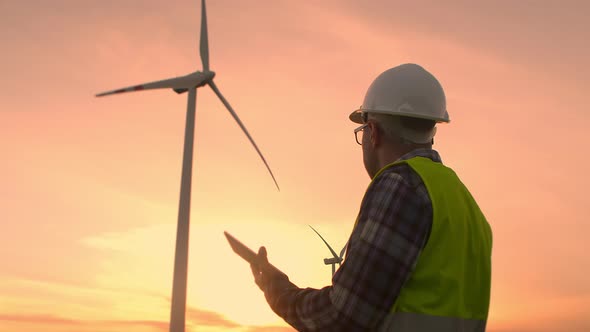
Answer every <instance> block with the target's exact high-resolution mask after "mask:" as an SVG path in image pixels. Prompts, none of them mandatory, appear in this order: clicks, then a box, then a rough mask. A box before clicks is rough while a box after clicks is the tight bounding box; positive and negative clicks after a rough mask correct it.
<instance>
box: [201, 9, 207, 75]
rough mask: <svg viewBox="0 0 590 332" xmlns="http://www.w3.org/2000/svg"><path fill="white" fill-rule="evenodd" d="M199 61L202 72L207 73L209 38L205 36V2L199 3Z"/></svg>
mask: <svg viewBox="0 0 590 332" xmlns="http://www.w3.org/2000/svg"><path fill="white" fill-rule="evenodd" d="M199 48H200V51H201V61H202V62H203V71H205V72H207V71H209V38H208V36H207V10H206V9H205V0H202V2H201V44H200V47H199Z"/></svg>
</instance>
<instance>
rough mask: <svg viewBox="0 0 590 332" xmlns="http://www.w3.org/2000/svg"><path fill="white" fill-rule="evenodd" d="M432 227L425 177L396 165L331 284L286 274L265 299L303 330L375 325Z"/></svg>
mask: <svg viewBox="0 0 590 332" xmlns="http://www.w3.org/2000/svg"><path fill="white" fill-rule="evenodd" d="M433 159H434V158H433ZM431 226H432V203H431V201H430V198H429V196H428V192H427V191H426V188H425V187H424V184H423V183H422V181H421V179H420V178H419V176H418V175H417V174H416V173H414V172H413V171H412V170H411V168H410V167H409V166H408V165H407V164H400V165H396V166H393V167H391V168H389V169H387V170H386V171H385V172H383V173H382V174H381V175H379V176H378V177H377V178H376V179H375V180H374V181H373V182H372V184H371V185H370V186H369V188H368V189H367V192H366V194H365V197H364V198H363V202H362V203H361V209H360V212H359V215H358V219H357V224H356V226H355V228H354V230H353V232H352V234H351V237H350V240H349V247H348V250H347V254H346V259H345V260H344V262H343V263H342V266H341V267H340V268H339V269H338V271H337V272H336V273H335V274H334V276H333V278H332V285H331V286H327V287H324V288H322V289H311V288H306V289H301V288H298V287H297V286H295V285H294V284H293V283H291V282H290V281H289V280H288V278H287V277H286V276H284V275H283V276H281V277H277V278H275V280H272V281H271V282H270V283H269V285H268V287H267V288H266V289H265V297H266V299H267V301H268V303H269V304H270V306H271V308H272V309H273V311H274V312H275V313H277V314H278V315H279V316H281V317H282V318H283V319H284V320H285V321H286V322H287V323H289V324H290V325H291V326H293V327H294V328H296V329H297V330H299V331H366V330H371V329H374V328H376V327H378V326H379V324H380V323H381V321H382V320H383V318H384V317H385V315H387V314H388V313H389V312H390V311H391V308H392V306H393V304H394V303H395V301H396V299H397V297H398V294H399V292H400V289H401V287H402V286H403V284H404V283H405V281H406V280H407V279H408V278H409V276H410V275H411V273H412V271H413V269H414V266H415V264H416V261H417V258H418V256H419V254H420V252H421V250H422V248H423V247H424V245H425V243H426V240H427V238H428V236H429V233H430V228H431Z"/></svg>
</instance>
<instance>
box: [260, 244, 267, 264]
mask: <svg viewBox="0 0 590 332" xmlns="http://www.w3.org/2000/svg"><path fill="white" fill-rule="evenodd" d="M258 260H259V261H260V262H264V263H268V258H267V257H266V248H265V247H260V249H258Z"/></svg>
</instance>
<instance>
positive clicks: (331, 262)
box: [307, 225, 348, 275]
mask: <svg viewBox="0 0 590 332" xmlns="http://www.w3.org/2000/svg"><path fill="white" fill-rule="evenodd" d="M307 226H309V227H310V228H311V229H312V230H313V231H314V232H315V233H316V234H317V235H318V236H319V237H320V239H322V241H324V243H325V244H326V246H327V247H328V249H330V252H331V253H332V256H333V257H330V258H324V264H326V265H332V275H334V273H336V264H338V265H340V264H341V263H342V260H343V257H344V252H345V251H346V244H345V245H344V247H343V248H342V250H341V251H340V256H338V255H336V252H335V251H334V249H332V247H330V245H329V244H328V242H326V240H324V238H323V237H322V236H321V235H320V233H318V231H316V230H315V228H313V227H311V225H307ZM347 243H348V242H347Z"/></svg>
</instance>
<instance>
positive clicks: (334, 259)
mask: <svg viewBox="0 0 590 332" xmlns="http://www.w3.org/2000/svg"><path fill="white" fill-rule="evenodd" d="M342 260H343V259H342V258H340V257H332V258H324V264H326V265H331V264H340V263H341V262H342Z"/></svg>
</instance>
